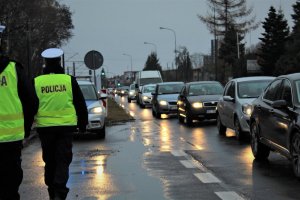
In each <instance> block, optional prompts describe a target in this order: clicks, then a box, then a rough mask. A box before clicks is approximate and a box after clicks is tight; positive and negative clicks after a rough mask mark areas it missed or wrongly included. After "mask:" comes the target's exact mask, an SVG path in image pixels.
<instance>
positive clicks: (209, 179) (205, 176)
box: [194, 173, 221, 183]
mask: <svg viewBox="0 0 300 200" xmlns="http://www.w3.org/2000/svg"><path fill="white" fill-rule="evenodd" d="M194 175H195V176H196V177H197V178H198V179H199V180H200V181H201V182H202V183H221V181H220V180H219V179H218V178H217V177H215V176H214V175H212V174H211V173H196V174H194Z"/></svg>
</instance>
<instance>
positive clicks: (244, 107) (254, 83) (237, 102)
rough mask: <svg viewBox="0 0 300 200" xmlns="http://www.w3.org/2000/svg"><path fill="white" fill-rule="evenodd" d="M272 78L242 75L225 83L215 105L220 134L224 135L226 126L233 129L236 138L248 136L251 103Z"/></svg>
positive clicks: (240, 138)
mask: <svg viewBox="0 0 300 200" xmlns="http://www.w3.org/2000/svg"><path fill="white" fill-rule="evenodd" d="M274 78H275V77H270V76H253V77H244V78H236V79H232V80H231V81H229V82H228V83H227V84H226V86H225V88H224V93H223V96H222V98H221V99H220V100H219V102H218V105H217V127H218V131H219V134H220V135H225V134H226V128H230V129H233V130H234V131H235V134H236V138H237V139H238V140H242V139H243V138H244V136H246V135H248V136H249V133H250V127H249V119H250V115H251V113H252V105H251V103H252V102H253V101H254V100H255V99H256V98H257V97H259V95H260V94H261V93H262V92H263V90H264V89H265V88H266V87H267V86H268V84H269V83H270V82H271V81H272V80H273V79H274Z"/></svg>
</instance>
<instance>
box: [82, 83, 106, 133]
mask: <svg viewBox="0 0 300 200" xmlns="http://www.w3.org/2000/svg"><path fill="white" fill-rule="evenodd" d="M77 82H78V84H79V87H80V89H81V91H82V94H83V96H84V99H85V103H86V106H87V110H88V119H89V123H88V125H87V127H86V129H87V131H86V133H96V134H98V135H99V137H100V138H105V120H106V109H105V107H104V106H103V103H102V99H105V98H106V96H103V97H99V96H98V94H97V92H96V89H95V86H94V84H93V83H91V82H90V81H81V80H78V81H77ZM84 134H85V133H84Z"/></svg>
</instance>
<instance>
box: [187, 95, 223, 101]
mask: <svg viewBox="0 0 300 200" xmlns="http://www.w3.org/2000/svg"><path fill="white" fill-rule="evenodd" d="M221 97H222V95H205V96H204V95H203V96H189V97H188V101H189V102H196V101H201V102H206V101H219V100H220V98H221Z"/></svg>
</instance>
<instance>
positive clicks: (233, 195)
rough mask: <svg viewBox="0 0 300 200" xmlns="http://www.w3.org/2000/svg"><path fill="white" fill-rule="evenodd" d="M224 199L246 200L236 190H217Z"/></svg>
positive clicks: (217, 193)
mask: <svg viewBox="0 0 300 200" xmlns="http://www.w3.org/2000/svg"><path fill="white" fill-rule="evenodd" d="M215 193H216V195H218V197H220V198H221V199H222V200H244V199H243V198H242V197H241V196H240V195H238V194H237V193H235V192H215Z"/></svg>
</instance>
